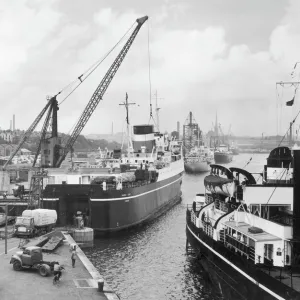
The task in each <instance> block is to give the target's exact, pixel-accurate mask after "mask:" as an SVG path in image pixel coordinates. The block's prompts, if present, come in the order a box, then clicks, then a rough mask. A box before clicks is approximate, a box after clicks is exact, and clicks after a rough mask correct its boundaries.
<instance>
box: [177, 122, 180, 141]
mask: <svg viewBox="0 0 300 300" xmlns="http://www.w3.org/2000/svg"><path fill="white" fill-rule="evenodd" d="M177 132H178V138H179V137H180V122H179V121H177Z"/></svg>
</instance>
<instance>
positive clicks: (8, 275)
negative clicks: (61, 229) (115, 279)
mask: <svg viewBox="0 0 300 300" xmlns="http://www.w3.org/2000/svg"><path fill="white" fill-rule="evenodd" d="M65 237H66V240H65V241H64V243H63V245H62V246H60V247H59V248H58V249H57V250H55V251H54V253H49V254H48V253H43V257H44V260H45V261H58V262H59V263H60V264H61V265H62V266H64V268H65V270H63V271H62V278H61V281H60V282H59V283H58V284H57V285H53V282H52V280H53V275H51V276H48V277H42V276H41V275H39V273H38V272H37V270H31V269H26V270H22V271H14V270H13V267H12V265H11V264H10V263H9V262H10V258H11V256H12V255H13V254H14V253H15V252H16V251H19V250H20V249H19V248H18V246H19V243H20V240H19V239H17V238H11V239H9V240H8V247H7V248H8V254H5V253H4V252H5V248H4V245H5V244H4V240H0V299H1V300H27V299H28V300H36V299H38V300H48V299H49V300H50V299H51V300H52V299H55V300H59V299H65V300H69V299H70V300H71V299H72V300H76V299H81V300H84V299H92V300H96V299H97V300H118V299H119V298H118V297H117V295H116V294H115V293H114V292H113V291H112V290H111V289H110V288H109V286H108V285H107V284H105V285H104V291H103V292H99V291H98V283H97V279H99V278H101V275H100V274H99V273H98V271H97V270H96V269H95V268H94V266H93V265H92V263H91V262H90V261H89V260H88V259H87V257H86V256H85V255H84V253H83V252H82V251H81V249H80V248H78V251H77V252H78V255H77V256H78V258H77V259H76V266H75V268H72V263H71V255H70V252H69V244H70V243H74V240H73V239H72V238H71V237H70V236H68V235H65ZM31 244H32V243H31Z"/></svg>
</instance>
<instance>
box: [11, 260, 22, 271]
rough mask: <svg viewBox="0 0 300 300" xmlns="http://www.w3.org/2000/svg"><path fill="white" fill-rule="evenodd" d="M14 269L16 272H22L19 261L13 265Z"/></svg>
mask: <svg viewBox="0 0 300 300" xmlns="http://www.w3.org/2000/svg"><path fill="white" fill-rule="evenodd" d="M13 268H14V270H15V271H21V270H22V266H21V263H20V262H19V261H18V260H15V261H14V263H13Z"/></svg>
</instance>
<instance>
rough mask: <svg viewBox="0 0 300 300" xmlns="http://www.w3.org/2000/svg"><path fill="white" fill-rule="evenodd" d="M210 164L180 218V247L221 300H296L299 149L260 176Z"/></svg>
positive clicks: (276, 157)
mask: <svg viewBox="0 0 300 300" xmlns="http://www.w3.org/2000/svg"><path fill="white" fill-rule="evenodd" d="M253 175H254V174H251V173H249V172H248V171H246V170H244V169H240V168H234V167H231V168H229V169H228V168H225V167H224V166H220V165H211V174H210V175H208V176H206V177H205V179H204V186H205V194H198V195H197V196H196V199H195V200H194V202H193V204H192V205H188V207H187V212H186V217H187V218H186V237H187V242H186V247H187V251H188V253H193V254H194V255H195V257H196V258H198V259H199V260H200V263H201V264H202V266H203V267H204V269H205V270H206V271H207V274H208V275H209V277H210V279H211V282H212V283H213V284H214V285H215V288H216V290H218V291H219V293H220V294H221V295H222V296H223V298H224V299H280V300H283V299H300V280H299V277H300V276H299V275H300V202H299V197H300V150H293V151H291V150H290V149H289V148H288V147H277V148H275V149H273V150H272V151H271V152H270V154H269V157H268V159H267V164H266V165H265V166H264V169H263V171H262V173H261V180H259V179H258V178H257V173H256V175H255V176H253Z"/></svg>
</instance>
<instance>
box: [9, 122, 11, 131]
mask: <svg viewBox="0 0 300 300" xmlns="http://www.w3.org/2000/svg"><path fill="white" fill-rule="evenodd" d="M9 122H10V127H9V129H10V130H11V129H12V120H10V121H9Z"/></svg>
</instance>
